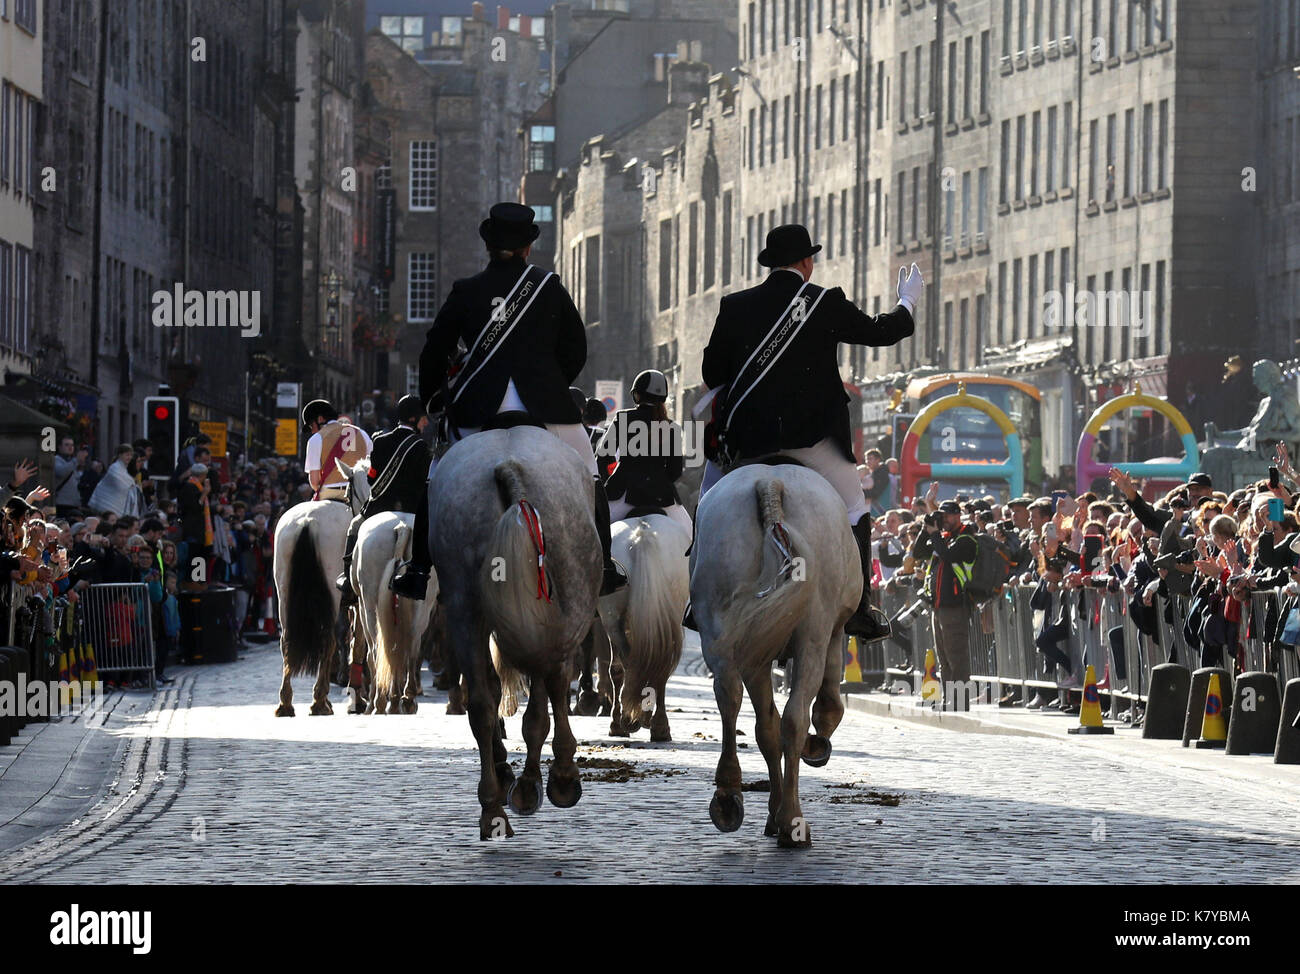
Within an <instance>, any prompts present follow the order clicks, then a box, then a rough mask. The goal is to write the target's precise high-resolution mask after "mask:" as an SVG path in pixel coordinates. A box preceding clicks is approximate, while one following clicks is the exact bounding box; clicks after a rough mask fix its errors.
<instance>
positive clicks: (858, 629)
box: [844, 514, 889, 643]
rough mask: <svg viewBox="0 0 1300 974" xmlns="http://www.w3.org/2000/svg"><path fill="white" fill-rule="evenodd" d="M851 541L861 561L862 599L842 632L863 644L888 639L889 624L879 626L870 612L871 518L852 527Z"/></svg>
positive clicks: (864, 519) (864, 517) (863, 519)
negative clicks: (853, 541) (854, 543)
mask: <svg viewBox="0 0 1300 974" xmlns="http://www.w3.org/2000/svg"><path fill="white" fill-rule="evenodd" d="M853 540H855V541H856V542H857V543H858V557H859V558H861V559H862V598H861V600H860V601H859V602H858V610H857V611H856V612H854V613H853V616H852V617H851V618H850V619H849V621H848V622H846V623H845V624H844V631H845V633H847V634H848V635H850V636H857V637H858V639H860V640H862V641H864V642H869V643H870V642H875V641H876V640H878V639H887V638H888V637H889V624H888V623H885V624H884V625H881V623H880V620H879V619H877V618H876V617H875V616H874V615H873V614H872V612H871V602H870V598H871V518H870V517H869V516H868V515H865V514H864V515H863V516H862V519H861V520H860V521H858V523H857V524H855V525H853Z"/></svg>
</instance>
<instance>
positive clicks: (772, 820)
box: [763, 812, 780, 839]
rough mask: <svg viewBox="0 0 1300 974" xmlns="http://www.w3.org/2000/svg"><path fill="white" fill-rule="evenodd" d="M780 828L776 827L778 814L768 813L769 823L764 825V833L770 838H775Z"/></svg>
mask: <svg viewBox="0 0 1300 974" xmlns="http://www.w3.org/2000/svg"><path fill="white" fill-rule="evenodd" d="M779 832H780V830H779V829H778V828H777V827H776V816H775V815H773V814H772V813H771V812H768V813H767V824H766V825H764V826H763V834H764V835H766V836H767V837H768V838H769V839H770V838H775V837H776V836H777V835H778V834H779Z"/></svg>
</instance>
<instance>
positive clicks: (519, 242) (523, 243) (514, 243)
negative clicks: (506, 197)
mask: <svg viewBox="0 0 1300 974" xmlns="http://www.w3.org/2000/svg"><path fill="white" fill-rule="evenodd" d="M536 215H537V214H536V213H534V212H533V208H532V207H531V206H524V205H523V204H522V203H498V204H497V205H496V206H494V207H492V209H491V210H489V211H488V218H487V219H486V220H484V221H483V222H482V223H480V224H479V227H478V235H479V236H480V237H482V238H483V242H484V243H486V244H487V245H488V248H489V249H491V250H522V249H523V248H524V247H527V246H528V245H529V244H530V243H532V242H533V241H534V240H536V239H537V238H538V237H539V236H540V235H541V232H542V228H541V227H539V226H538V225H537V224H536V223H534V222H533V218H534V217H536Z"/></svg>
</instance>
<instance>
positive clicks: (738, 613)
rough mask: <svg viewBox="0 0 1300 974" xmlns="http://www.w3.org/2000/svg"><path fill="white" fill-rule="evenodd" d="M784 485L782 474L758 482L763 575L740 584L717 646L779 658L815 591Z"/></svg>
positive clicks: (752, 657) (725, 652)
mask: <svg viewBox="0 0 1300 974" xmlns="http://www.w3.org/2000/svg"><path fill="white" fill-rule="evenodd" d="M784 494H785V485H784V484H783V483H782V482H781V481H780V480H766V479H765V480H759V481H756V482H755V484H754V495H755V500H756V501H757V507H758V522H759V526H760V527H761V529H762V540H761V542H760V543H761V545H762V554H761V555H760V563H759V570H758V577H757V578H756V579H754V580H753V581H752V583H749V584H744V583H742V584H739V585H737V587H736V594H735V595H734V596H733V598H732V599H731V602H730V603H729V605H728V606H727V611H726V619H727V624H726V625H725V626H724V627H723V631H722V634H721V636H720V637H719V639H718V643H720V644H721V645H720V646H719V647H718V648H717V650H715V652H718V653H719V655H733V654H735V653H739V654H743V655H744V657H746V658H747V659H749V660H752V661H759V660H762V659H775V658H776V656H777V654H778V653H779V652H780V651H781V649H782V648H783V647H784V646H785V644H786V643H787V642H789V640H790V635H791V633H793V632H794V628H795V626H796V625H798V624H799V621H800V619H802V618H803V616H804V614H805V612H806V611H807V608H808V603H809V600H810V599H811V597H812V593H811V587H810V586H809V584H808V582H807V581H806V578H807V562H808V558H809V552H808V545H807V543H806V542H805V541H804V539H803V536H802V535H801V534H799V532H798V531H796V530H795V529H794V528H792V527H791V526H790V525H789V524H787V523H785V511H784V506H783V504H784Z"/></svg>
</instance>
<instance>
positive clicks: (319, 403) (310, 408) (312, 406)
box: [302, 399, 339, 426]
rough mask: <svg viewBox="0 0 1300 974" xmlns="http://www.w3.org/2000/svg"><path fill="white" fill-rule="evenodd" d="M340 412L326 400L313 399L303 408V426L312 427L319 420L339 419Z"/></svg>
mask: <svg viewBox="0 0 1300 974" xmlns="http://www.w3.org/2000/svg"><path fill="white" fill-rule="evenodd" d="M338 418H339V411H338V410H337V409H335V408H334V406H333V405H332V404H331V403H330V402H329V401H328V400H326V399H313V400H312V401H311V402H309V403H307V405H305V406H303V407H302V425H303V426H310V425H311V424H312V423H314V422H316V420H318V419H326V420H329V419H338Z"/></svg>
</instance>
